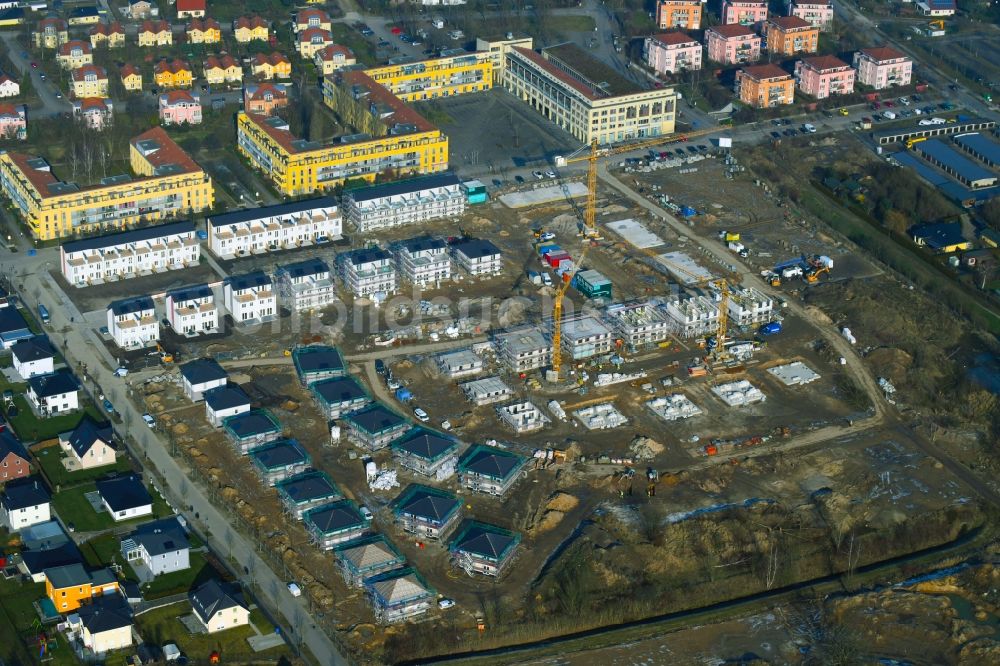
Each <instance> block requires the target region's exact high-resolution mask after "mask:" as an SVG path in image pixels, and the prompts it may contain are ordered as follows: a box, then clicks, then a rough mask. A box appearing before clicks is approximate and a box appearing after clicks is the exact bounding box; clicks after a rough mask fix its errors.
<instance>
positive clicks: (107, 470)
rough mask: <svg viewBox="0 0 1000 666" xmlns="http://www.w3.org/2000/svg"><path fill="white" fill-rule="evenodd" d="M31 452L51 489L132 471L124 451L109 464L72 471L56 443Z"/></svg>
mask: <svg viewBox="0 0 1000 666" xmlns="http://www.w3.org/2000/svg"><path fill="white" fill-rule="evenodd" d="M33 453H34V454H35V460H37V461H38V465H39V466H40V467H41V468H42V473H43V474H44V475H45V478H46V479H48V482H49V485H51V486H52V489H53V490H55V489H57V488H68V487H70V486H75V485H78V484H81V483H87V482H88V481H93V480H95V479H99V478H100V477H102V476H105V475H110V474H114V473H116V472H130V471H132V463H131V461H130V460H129V458H128V456H126V455H125V454H124V453H120V454H119V456H118V459H117V460H116V461H115V462H114V463H113V464H111V465H102V466H100V467H91V468H89V469H78V470H75V471H73V472H70V471H68V470H67V469H66V467H65V465H63V460H64V459H65V458H66V454H64V453H63V451H62V449H61V448H60V447H59V446H58V445H56V446H47V447H45V448H43V449H36V450H34V451H33Z"/></svg>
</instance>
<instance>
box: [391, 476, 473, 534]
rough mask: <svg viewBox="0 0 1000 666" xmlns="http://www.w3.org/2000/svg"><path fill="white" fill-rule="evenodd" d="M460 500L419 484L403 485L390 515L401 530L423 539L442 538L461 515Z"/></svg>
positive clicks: (447, 493) (449, 494)
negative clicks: (404, 487) (403, 487)
mask: <svg viewBox="0 0 1000 666" xmlns="http://www.w3.org/2000/svg"><path fill="white" fill-rule="evenodd" d="M462 504H463V502H462V500H460V499H458V498H457V497H456V496H455V495H453V494H451V493H449V492H445V491H443V490H438V489H437V488H431V487H429V486H422V485H420V484H416V483H414V484H412V485H410V486H408V487H407V488H406V490H404V491H403V492H402V494H400V496H399V497H397V498H396V499H395V501H393V503H392V515H393V516H394V517H395V519H396V523H397V524H398V525H399V526H400V527H402V528H403V530H405V531H407V532H409V533H411V534H416V535H417V537H418V538H422V539H444V538H445V537H447V536H448V532H449V531H450V530H451V528H453V527H454V526H455V525H457V524H458V521H459V519H460V518H461V516H462Z"/></svg>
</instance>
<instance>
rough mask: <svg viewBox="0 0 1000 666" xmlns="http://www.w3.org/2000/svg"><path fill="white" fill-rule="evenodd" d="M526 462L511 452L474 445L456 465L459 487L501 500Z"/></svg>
mask: <svg viewBox="0 0 1000 666" xmlns="http://www.w3.org/2000/svg"><path fill="white" fill-rule="evenodd" d="M527 462H528V459H527V458H525V457H524V456H521V455H518V454H516V453H514V452H513V451H508V450H507V449H500V448H497V447H495V446H484V445H482V444H476V445H475V446H472V447H470V448H469V449H468V450H467V451H466V452H465V453H464V454H463V455H462V457H461V458H460V459H459V461H458V483H459V485H460V486H462V487H464V488H468V489H469V490H472V491H475V492H479V493H485V494H488V495H496V496H497V497H503V496H504V495H505V494H506V493H507V491H508V490H510V489H511V487H512V486H513V485H514V483H515V482H516V481H517V479H518V477H519V476H520V475H521V470H522V469H524V466H525V465H526V464H527Z"/></svg>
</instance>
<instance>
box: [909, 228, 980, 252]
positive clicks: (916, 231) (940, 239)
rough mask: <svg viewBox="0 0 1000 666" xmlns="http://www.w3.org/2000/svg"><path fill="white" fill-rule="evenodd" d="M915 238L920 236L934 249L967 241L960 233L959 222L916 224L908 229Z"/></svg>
mask: <svg viewBox="0 0 1000 666" xmlns="http://www.w3.org/2000/svg"><path fill="white" fill-rule="evenodd" d="M910 233H911V234H913V236H914V237H915V238H920V239H921V240H923V241H924V242H925V243H927V245H928V246H929V247H931V248H934V249H940V248H944V247H948V246H949V245H957V244H959V243H965V242H967V241H966V240H965V237H964V236H963V235H962V223H961V222H935V223H929V224H918V225H916V226H914V227H912V228H911V229H910Z"/></svg>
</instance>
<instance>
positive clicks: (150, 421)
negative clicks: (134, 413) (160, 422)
mask: <svg viewBox="0 0 1000 666" xmlns="http://www.w3.org/2000/svg"><path fill="white" fill-rule="evenodd" d="M142 421H143V423H145V424H146V425H148V426H149V427H150V428H155V427H156V419H154V418H153V417H152V416H151V415H149V414H143V415H142Z"/></svg>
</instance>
